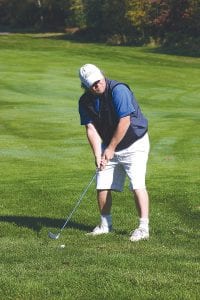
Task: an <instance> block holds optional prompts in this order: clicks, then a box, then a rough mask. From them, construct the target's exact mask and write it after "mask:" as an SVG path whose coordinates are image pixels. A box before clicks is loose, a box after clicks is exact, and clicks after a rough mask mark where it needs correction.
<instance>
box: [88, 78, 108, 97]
mask: <svg viewBox="0 0 200 300" xmlns="http://www.w3.org/2000/svg"><path fill="white" fill-rule="evenodd" d="M105 89H106V81H105V78H103V79H101V80H98V81H96V82H95V83H94V84H93V85H92V86H91V88H90V91H91V92H92V93H93V94H95V95H101V94H103V93H104V92H105Z"/></svg>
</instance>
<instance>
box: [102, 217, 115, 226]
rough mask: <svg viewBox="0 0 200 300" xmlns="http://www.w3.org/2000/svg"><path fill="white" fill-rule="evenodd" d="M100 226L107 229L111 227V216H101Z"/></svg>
mask: <svg viewBox="0 0 200 300" xmlns="http://www.w3.org/2000/svg"><path fill="white" fill-rule="evenodd" d="M101 225H102V226H105V227H109V226H111V225H112V216H111V215H101Z"/></svg>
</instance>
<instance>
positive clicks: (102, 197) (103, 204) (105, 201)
mask: <svg viewBox="0 0 200 300" xmlns="http://www.w3.org/2000/svg"><path fill="white" fill-rule="evenodd" d="M97 201H98V205H99V211H100V214H101V215H110V213H111V206H112V195H111V191H110V190H97Z"/></svg>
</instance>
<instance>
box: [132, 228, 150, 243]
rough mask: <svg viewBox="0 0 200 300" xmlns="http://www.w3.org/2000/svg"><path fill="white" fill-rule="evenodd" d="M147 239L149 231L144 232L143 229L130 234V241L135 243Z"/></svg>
mask: <svg viewBox="0 0 200 300" xmlns="http://www.w3.org/2000/svg"><path fill="white" fill-rule="evenodd" d="M148 238H149V231H147V230H145V229H144V228H137V229H135V230H134V231H133V232H132V233H131V237H130V241H131V242H137V241H141V240H148Z"/></svg>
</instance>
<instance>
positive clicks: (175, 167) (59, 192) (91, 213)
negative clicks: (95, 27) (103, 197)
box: [0, 34, 200, 300]
mask: <svg viewBox="0 0 200 300" xmlns="http://www.w3.org/2000/svg"><path fill="white" fill-rule="evenodd" d="M84 63H93V64H96V65H97V66H99V67H100V68H102V70H103V71H105V74H106V75H107V76H108V77H109V78H111V79H115V80H119V81H121V82H125V83H127V84H128V85H130V87H131V88H132V89H133V91H134V93H135V96H136V99H137V100H138V102H139V104H140V106H141V108H142V110H143V112H144V114H145V116H146V117H147V118H148V120H149V135H150V142H151V152H150V157H149V163H148V172H147V187H148V191H149V194H150V204H151V206H150V240H149V241H143V242H139V243H131V242H129V233H130V232H131V230H133V229H134V228H135V226H136V225H137V221H138V220H137V212H136V209H135V206H134V203H133V200H132V197H131V194H130V192H129V189H128V181H127V182H126V185H125V189H124V191H123V193H115V194H114V196H113V210H112V214H113V227H114V231H113V232H112V233H111V234H109V235H106V236H96V237H92V236H87V235H86V233H87V232H88V231H90V230H91V229H92V228H93V227H94V226H96V225H97V224H98V222H99V214H98V209H97V204H96V192H95V184H94V183H93V184H92V185H91V186H90V188H89V190H88V192H87V194H86V195H85V197H84V199H83V201H82V202H81V204H80V206H79V208H78V209H77V211H76V212H75V214H74V215H73V217H72V219H71V221H70V222H69V224H68V225H67V227H66V228H65V229H64V230H63V231H62V234H61V236H60V238H59V239H58V240H51V239H50V238H49V237H48V232H49V231H51V232H53V233H56V232H58V231H59V229H60V228H61V227H62V225H63V224H64V222H65V220H66V218H67V216H68V215H69V213H70V212H71V210H72V209H73V207H74V205H75V203H76V202H77V200H78V199H79V198H80V195H81V193H83V191H84V189H85V188H86V186H87V185H88V183H89V182H90V180H91V178H92V176H93V174H94V170H95V166H94V160H93V155H92V153H91V149H90V146H89V145H88V142H87V139H86V137H85V128H84V127H83V126H80V121H79V114H78V99H79V96H80V95H81V93H82V89H81V87H80V82H79V78H78V69H79V67H80V66H81V65H83V64H84ZM0 73H1V78H0V195H1V201H0V206H1V214H0V244H1V245H0V248H1V251H0V299H2V300H7V299H12V300H13V299H20V300H29V299H33V300H37V299H53V300H54V299H55V300H59V299H63V300H93V299H96V300H104V299H106V300H112V299H117V300H118V299H119V300H121V299H122V300H132V299H138V300H143V299H159V300H160V299H163V300H167V299H169V300H171V299H177V300H180V299H181V300H182V299H183V300H195V299H198V298H199V296H198V295H199V293H200V289H199V286H200V281H199V258H200V257H199V216H200V202H199V198H200V192H199V173H200V172H199V169H200V164H199V148H200V139H199V132H200V126H199V118H200V104H199V95H200V59H199V58H192V57H186V56H175V55H170V54H163V53H158V52H157V51H155V49H154V48H152V47H143V48H140V47H119V46H117V47H114V46H106V45H104V44H89V43H85V44H84V43H75V42H72V41H68V40H66V39H64V36H62V35H53V34H24V35H20V34H8V35H0ZM61 245H65V247H61Z"/></svg>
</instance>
